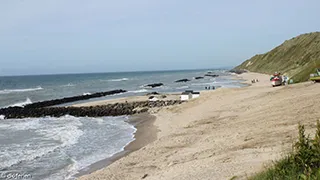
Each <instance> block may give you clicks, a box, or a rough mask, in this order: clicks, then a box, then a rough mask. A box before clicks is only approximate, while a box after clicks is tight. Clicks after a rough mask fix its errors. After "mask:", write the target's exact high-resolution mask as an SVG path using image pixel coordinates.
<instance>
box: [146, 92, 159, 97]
mask: <svg viewBox="0 0 320 180" xmlns="http://www.w3.org/2000/svg"><path fill="white" fill-rule="evenodd" d="M146 95H147V96H150V95H159V93H157V92H151V93H147V94H146Z"/></svg>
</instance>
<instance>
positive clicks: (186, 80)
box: [175, 79, 190, 83]
mask: <svg viewBox="0 0 320 180" xmlns="http://www.w3.org/2000/svg"><path fill="white" fill-rule="evenodd" d="M188 81H190V80H189V79H179V80H177V81H175V82H176V83H177V82H188Z"/></svg>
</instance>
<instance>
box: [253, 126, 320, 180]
mask: <svg viewBox="0 0 320 180" xmlns="http://www.w3.org/2000/svg"><path fill="white" fill-rule="evenodd" d="M249 179H250V180H285V179H288V180H298V179H303V180H313V179H314V180H316V179H320V123H319V121H318V122H317V131H316V135H315V137H314V138H313V139H310V138H309V136H306V135H305V128H304V126H303V125H299V140H298V142H297V143H296V144H295V146H294V150H293V152H292V153H291V154H290V155H288V156H286V157H285V158H283V159H282V160H280V161H277V162H276V163H275V164H274V165H273V166H272V167H270V168H269V169H267V170H266V171H264V172H261V173H259V174H257V175H255V176H254V177H251V178H249Z"/></svg>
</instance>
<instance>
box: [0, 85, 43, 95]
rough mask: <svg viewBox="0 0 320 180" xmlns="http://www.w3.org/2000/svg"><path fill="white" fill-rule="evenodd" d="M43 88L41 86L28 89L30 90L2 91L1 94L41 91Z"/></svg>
mask: <svg viewBox="0 0 320 180" xmlns="http://www.w3.org/2000/svg"><path fill="white" fill-rule="evenodd" d="M42 89H43V88H42V87H41V86H39V87H36V88H28V89H4V90H0V94H10V93H19V92H29V91H39V90H42Z"/></svg>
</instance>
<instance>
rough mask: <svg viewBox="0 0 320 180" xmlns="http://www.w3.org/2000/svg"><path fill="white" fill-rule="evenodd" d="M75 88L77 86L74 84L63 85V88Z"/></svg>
mask: <svg viewBox="0 0 320 180" xmlns="http://www.w3.org/2000/svg"><path fill="white" fill-rule="evenodd" d="M73 86H76V85H74V84H72V83H68V84H66V85H62V86H61V87H73Z"/></svg>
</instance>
